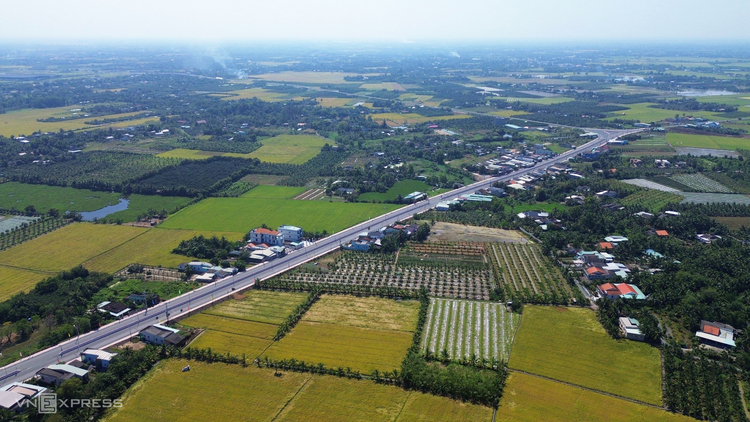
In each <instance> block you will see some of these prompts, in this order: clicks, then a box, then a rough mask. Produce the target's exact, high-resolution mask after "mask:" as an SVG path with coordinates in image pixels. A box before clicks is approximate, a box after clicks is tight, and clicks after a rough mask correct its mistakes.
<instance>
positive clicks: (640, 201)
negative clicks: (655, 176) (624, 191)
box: [621, 189, 683, 212]
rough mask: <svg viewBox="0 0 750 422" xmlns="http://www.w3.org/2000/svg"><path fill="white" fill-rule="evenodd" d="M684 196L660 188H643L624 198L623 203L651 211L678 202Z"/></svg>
mask: <svg viewBox="0 0 750 422" xmlns="http://www.w3.org/2000/svg"><path fill="white" fill-rule="evenodd" d="M682 199H683V198H682V196H680V195H678V194H676V193H671V192H662V191H659V190H654V189H652V190H642V191H638V192H636V193H634V194H632V195H628V196H627V197H625V198H623V199H622V201H621V203H622V205H625V206H633V205H637V206H640V207H643V208H645V209H647V210H649V211H652V212H657V211H660V210H661V209H662V208H664V206H665V205H667V204H670V203H672V204H676V203H678V202H680V201H682Z"/></svg>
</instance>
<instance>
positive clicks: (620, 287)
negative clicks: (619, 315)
mask: <svg viewBox="0 0 750 422" xmlns="http://www.w3.org/2000/svg"><path fill="white" fill-rule="evenodd" d="M597 292H598V293H599V297H606V298H609V299H618V298H624V299H637V300H644V299H646V295H644V294H643V292H642V291H641V289H639V288H638V286H636V285H635V284H628V283H616V284H612V283H604V284H602V285H601V286H599V287H597Z"/></svg>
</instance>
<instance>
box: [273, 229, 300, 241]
mask: <svg viewBox="0 0 750 422" xmlns="http://www.w3.org/2000/svg"><path fill="white" fill-rule="evenodd" d="M279 233H281V238H282V239H283V241H284V242H300V241H302V234H303V232H302V229H301V228H300V227H296V226H286V225H284V226H279Z"/></svg>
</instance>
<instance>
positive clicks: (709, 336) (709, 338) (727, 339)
mask: <svg viewBox="0 0 750 422" xmlns="http://www.w3.org/2000/svg"><path fill="white" fill-rule="evenodd" d="M735 332H736V330H735V329H734V327H732V326H731V325H726V324H722V323H720V322H709V321H701V327H700V329H699V330H698V331H696V332H695V336H696V337H698V340H700V342H701V343H702V344H705V345H707V346H711V347H717V348H719V349H729V348H730V347H734V346H735V343H734V335H735Z"/></svg>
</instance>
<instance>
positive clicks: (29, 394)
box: [0, 382, 47, 411]
mask: <svg viewBox="0 0 750 422" xmlns="http://www.w3.org/2000/svg"><path fill="white" fill-rule="evenodd" d="M46 391H47V388H45V387H42V386H39V385H33V384H26V383H22V382H14V383H12V384H8V385H5V386H3V387H0V408H3V409H7V410H10V411H16V410H22V405H23V401H24V400H31V399H33V398H34V397H37V396H38V395H40V394H42V393H45V392H46Z"/></svg>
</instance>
